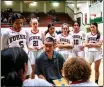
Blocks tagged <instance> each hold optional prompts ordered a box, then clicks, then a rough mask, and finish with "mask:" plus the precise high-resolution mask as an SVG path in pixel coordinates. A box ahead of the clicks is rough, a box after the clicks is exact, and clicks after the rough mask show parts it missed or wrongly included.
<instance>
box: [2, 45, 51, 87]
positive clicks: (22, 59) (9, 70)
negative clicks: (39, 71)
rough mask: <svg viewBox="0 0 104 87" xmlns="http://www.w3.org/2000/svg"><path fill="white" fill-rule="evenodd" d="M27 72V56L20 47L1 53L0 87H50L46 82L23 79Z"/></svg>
mask: <svg viewBox="0 0 104 87" xmlns="http://www.w3.org/2000/svg"><path fill="white" fill-rule="evenodd" d="M27 71H28V56H27V54H26V52H25V51H24V50H23V49H22V48H20V47H11V48H6V49H4V50H2V51H1V77H2V78H1V86H10V87H11V86H19V87H22V86H52V84H50V83H48V82H47V81H46V80H43V79H39V78H37V79H36V78H35V79H25V78H26V75H27Z"/></svg>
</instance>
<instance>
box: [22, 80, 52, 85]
mask: <svg viewBox="0 0 104 87" xmlns="http://www.w3.org/2000/svg"><path fill="white" fill-rule="evenodd" d="M40 83H41V84H40ZM23 86H52V84H50V83H49V82H47V81H46V80H44V79H40V78H35V79H27V80H25V81H24V82H23Z"/></svg>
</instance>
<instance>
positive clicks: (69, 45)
mask: <svg viewBox="0 0 104 87" xmlns="http://www.w3.org/2000/svg"><path fill="white" fill-rule="evenodd" d="M57 47H59V48H69V49H72V48H73V44H71V43H70V44H69V43H59V44H58V45H57Z"/></svg>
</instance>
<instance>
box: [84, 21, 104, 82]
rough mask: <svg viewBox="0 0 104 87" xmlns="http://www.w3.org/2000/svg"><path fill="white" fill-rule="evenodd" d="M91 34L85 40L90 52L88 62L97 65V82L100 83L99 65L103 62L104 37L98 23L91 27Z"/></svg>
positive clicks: (87, 56)
mask: <svg viewBox="0 0 104 87" xmlns="http://www.w3.org/2000/svg"><path fill="white" fill-rule="evenodd" d="M90 30H91V32H90V33H88V34H87V36H86V39H85V46H86V47H88V52H87V55H86V60H87V61H88V62H89V63H90V64H92V63H93V62H94V63H95V82H96V83H98V79H99V65H100V62H101V59H102V57H101V53H100V51H101V45H102V42H103V36H102V35H101V34H100V32H99V30H98V25H97V23H92V24H91V25H90Z"/></svg>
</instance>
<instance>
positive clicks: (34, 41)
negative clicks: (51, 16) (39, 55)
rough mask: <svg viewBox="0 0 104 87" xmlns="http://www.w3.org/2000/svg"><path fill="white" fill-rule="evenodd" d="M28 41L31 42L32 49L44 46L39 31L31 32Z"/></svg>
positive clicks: (29, 44)
mask: <svg viewBox="0 0 104 87" xmlns="http://www.w3.org/2000/svg"><path fill="white" fill-rule="evenodd" d="M28 40H29V41H28V47H30V48H34V47H38V48H40V47H42V46H43V39H42V32H41V31H40V30H38V31H37V32H36V33H34V32H32V30H30V32H29V39H28Z"/></svg>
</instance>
